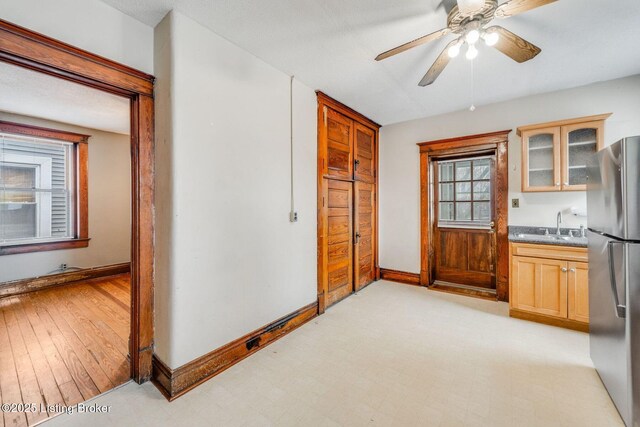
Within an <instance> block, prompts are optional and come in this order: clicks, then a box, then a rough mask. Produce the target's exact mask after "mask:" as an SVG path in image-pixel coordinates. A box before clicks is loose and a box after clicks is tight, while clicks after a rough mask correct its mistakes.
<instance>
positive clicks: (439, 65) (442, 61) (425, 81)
mask: <svg viewBox="0 0 640 427" xmlns="http://www.w3.org/2000/svg"><path fill="white" fill-rule="evenodd" d="M457 42H458V39H455V40H451V41H450V42H449V44H448V45H446V46H445V47H444V50H443V51H442V52H440V55H439V56H438V57H437V58H436V60H435V62H434V63H433V65H432V66H431V68H429V71H427V74H425V75H424V77H423V78H422V80H420V83H418V86H429V85H430V84H431V83H433V82H435V81H436V79H437V78H438V76H439V75H440V73H442V70H444V67H446V66H447V64H448V63H449V60H450V59H451V58H450V57H449V53H448V52H447V51H448V50H449V48H450V47H451V46H453V45H454V44H456V43H457Z"/></svg>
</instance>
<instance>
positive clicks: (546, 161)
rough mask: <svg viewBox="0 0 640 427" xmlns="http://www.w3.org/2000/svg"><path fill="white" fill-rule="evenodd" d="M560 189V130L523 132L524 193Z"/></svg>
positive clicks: (547, 129) (549, 129)
mask: <svg viewBox="0 0 640 427" xmlns="http://www.w3.org/2000/svg"><path fill="white" fill-rule="evenodd" d="M560 189H561V187H560V128H559V127H557V126H556V127H550V128H544V129H535V130H529V131H524V132H522V191H523V192H533V191H560Z"/></svg>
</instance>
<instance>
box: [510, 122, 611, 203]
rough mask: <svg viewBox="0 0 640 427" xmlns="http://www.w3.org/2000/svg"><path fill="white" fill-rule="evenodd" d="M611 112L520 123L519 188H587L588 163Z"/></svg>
mask: <svg viewBox="0 0 640 427" xmlns="http://www.w3.org/2000/svg"><path fill="white" fill-rule="evenodd" d="M610 115H611V114H601V115H598V116H589V117H582V118H578V119H571V120H563V121H557V122H552V123H542V124H537V125H529V126H522V127H519V128H518V135H519V136H520V137H521V138H522V191H523V192H536V191H577V190H586V189H587V164H588V162H589V158H590V157H591V155H592V154H593V153H595V152H597V151H598V150H600V149H601V148H602V147H603V144H604V121H605V120H606V119H607V117H609V116H610Z"/></svg>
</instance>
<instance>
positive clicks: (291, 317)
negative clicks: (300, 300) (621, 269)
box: [153, 302, 318, 401]
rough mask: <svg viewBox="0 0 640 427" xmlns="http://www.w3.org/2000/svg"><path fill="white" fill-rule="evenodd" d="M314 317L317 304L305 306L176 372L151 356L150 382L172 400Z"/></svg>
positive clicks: (183, 366) (181, 367)
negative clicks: (151, 372)
mask: <svg viewBox="0 0 640 427" xmlns="http://www.w3.org/2000/svg"><path fill="white" fill-rule="evenodd" d="M317 313H318V303H317V302H314V303H312V304H309V305H306V306H304V307H302V308H301V309H299V310H296V311H294V312H293V313H291V314H288V315H287V316H284V317H282V318H280V319H278V320H276V321H274V322H272V323H270V324H268V325H266V326H263V327H262V328H260V329H257V330H255V331H253V332H251V333H249V334H247V335H245V336H243V337H241V338H238V339H236V340H234V341H232V342H230V343H229V344H226V345H224V346H222V347H220V348H218V349H217V350H214V351H212V352H210V353H208V354H205V355H204V356H201V357H199V358H197V359H195V360H192V361H191V362H189V363H186V364H184V365H182V366H180V367H179V368H176V369H171V368H169V367H168V366H167V365H166V364H165V363H164V362H162V361H161V360H160V359H159V358H158V357H157V356H156V355H154V356H153V382H154V384H155V385H156V387H158V389H159V390H160V392H162V394H163V395H164V396H165V397H166V398H167V399H168V400H169V401H171V400H174V399H176V398H178V397H180V396H182V395H183V394H185V393H186V392H188V391H189V390H192V389H193V388H195V387H197V386H198V385H200V384H202V383H203V382H205V381H207V380H209V379H211V378H212V377H214V376H216V375H218V374H219V373H221V372H222V371H224V370H225V369H227V368H230V367H231V366H233V365H235V364H236V363H238V362H240V361H241V360H243V359H244V358H246V357H248V356H250V355H251V354H253V353H255V352H256V351H258V350H260V349H262V348H263V347H265V346H267V345H269V344H271V343H272V342H274V341H275V340H277V339H279V338H281V337H283V336H284V335H286V334H288V333H289V332H291V331H293V330H295V329H296V328H298V327H300V326H302V325H303V324H305V323H306V322H308V321H309V320H311V319H313V318H314V317H316V316H317Z"/></svg>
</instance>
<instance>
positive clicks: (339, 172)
mask: <svg viewBox="0 0 640 427" xmlns="http://www.w3.org/2000/svg"><path fill="white" fill-rule="evenodd" d="M323 116H324V117H323V119H324V123H323V124H322V127H321V135H320V146H319V151H320V153H319V154H320V157H321V158H322V165H321V167H322V174H323V175H324V176H325V177H329V178H338V179H353V130H354V129H353V128H354V124H353V121H352V120H351V119H349V118H347V117H346V116H344V115H342V114H340V113H338V112H337V111H334V110H332V109H331V108H328V107H324V111H323Z"/></svg>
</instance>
